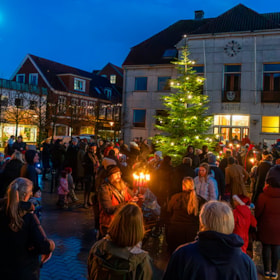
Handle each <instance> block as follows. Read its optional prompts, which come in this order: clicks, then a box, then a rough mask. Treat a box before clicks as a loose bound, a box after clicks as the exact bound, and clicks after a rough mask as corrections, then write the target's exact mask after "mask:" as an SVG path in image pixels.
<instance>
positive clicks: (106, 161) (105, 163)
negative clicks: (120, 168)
mask: <svg viewBox="0 0 280 280" xmlns="http://www.w3.org/2000/svg"><path fill="white" fill-rule="evenodd" d="M101 165H103V166H104V168H105V169H106V170H107V167H108V166H110V165H117V163H116V161H115V160H113V159H111V158H107V157H105V158H104V159H103V160H102V162H101Z"/></svg>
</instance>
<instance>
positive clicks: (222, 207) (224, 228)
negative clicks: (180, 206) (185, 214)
mask: <svg viewBox="0 0 280 280" xmlns="http://www.w3.org/2000/svg"><path fill="white" fill-rule="evenodd" d="M199 221H200V230H201V231H208V230H212V231H216V232H220V233H224V234H231V233H232V232H233V229H234V217H233V213H232V210H231V208H230V206H229V205H228V204H227V203H226V202H221V201H209V202H207V203H205V204H204V205H203V207H202V209H201V212H200V215H199Z"/></svg>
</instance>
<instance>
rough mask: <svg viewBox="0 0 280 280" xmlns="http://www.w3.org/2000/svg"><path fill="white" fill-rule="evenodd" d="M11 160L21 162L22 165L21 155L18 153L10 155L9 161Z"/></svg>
mask: <svg viewBox="0 0 280 280" xmlns="http://www.w3.org/2000/svg"><path fill="white" fill-rule="evenodd" d="M13 159H17V160H19V161H21V162H22V163H24V160H23V157H22V153H21V152H19V151H15V152H14V153H13V154H12V155H11V160H13Z"/></svg>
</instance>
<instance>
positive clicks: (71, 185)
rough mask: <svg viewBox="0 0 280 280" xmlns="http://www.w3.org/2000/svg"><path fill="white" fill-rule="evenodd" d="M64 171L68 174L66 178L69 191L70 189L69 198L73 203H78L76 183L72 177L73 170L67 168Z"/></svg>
mask: <svg viewBox="0 0 280 280" xmlns="http://www.w3.org/2000/svg"><path fill="white" fill-rule="evenodd" d="M64 170H65V171H66V173H67V175H66V178H67V183H68V189H69V193H68V196H69V198H70V199H71V201H72V202H76V201H78V200H79V199H78V198H77V196H76V193H75V183H74V179H73V177H72V168H71V167H65V168H64Z"/></svg>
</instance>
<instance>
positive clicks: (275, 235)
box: [255, 187, 280, 245]
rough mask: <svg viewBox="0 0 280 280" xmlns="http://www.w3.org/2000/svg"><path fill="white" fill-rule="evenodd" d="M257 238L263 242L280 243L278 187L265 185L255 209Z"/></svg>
mask: <svg viewBox="0 0 280 280" xmlns="http://www.w3.org/2000/svg"><path fill="white" fill-rule="evenodd" d="M255 216H256V218H257V221H258V238H259V240H260V241H261V242H262V243H264V244H271V245H280V222H279V220H280V188H272V187H265V188H264V189H263V193H261V194H260V195H259V197H258V200H257V203H256V209H255Z"/></svg>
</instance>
